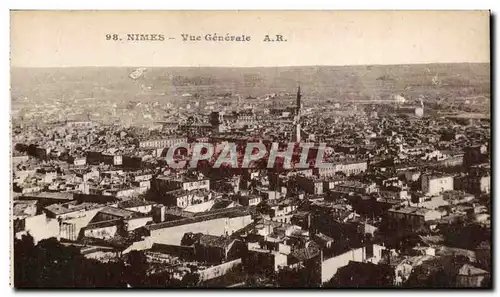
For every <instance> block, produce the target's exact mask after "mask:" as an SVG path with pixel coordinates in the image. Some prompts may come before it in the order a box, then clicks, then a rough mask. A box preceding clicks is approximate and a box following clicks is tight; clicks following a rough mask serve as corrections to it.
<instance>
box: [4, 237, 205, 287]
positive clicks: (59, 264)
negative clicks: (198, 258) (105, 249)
mask: <svg viewBox="0 0 500 297" xmlns="http://www.w3.org/2000/svg"><path fill="white" fill-rule="evenodd" d="M150 267H151V266H150V264H149V263H148V262H147V261H146V256H145V255H144V253H142V252H138V251H133V252H131V253H130V254H128V255H127V257H125V258H117V259H116V261H113V262H108V263H102V262H99V261H97V260H94V259H88V258H86V257H85V256H83V255H82V254H81V253H80V251H79V249H78V248H76V247H72V246H64V245H62V244H61V243H60V242H59V241H57V239H55V238H50V239H45V240H42V241H40V242H39V243H38V244H36V245H35V244H34V242H33V238H32V237H31V236H29V235H25V236H23V237H22V238H21V239H20V240H17V239H16V240H15V242H14V286H15V287H16V288H65V287H67V288H120V287H133V288H134V287H190V286H194V285H196V284H197V283H198V277H197V274H195V273H194V272H193V273H189V274H188V275H186V277H185V278H184V279H183V280H182V281H179V280H176V279H173V278H172V276H171V274H170V273H169V272H167V271H164V270H163V271H162V270H160V271H159V272H157V273H148V270H149V269H150Z"/></svg>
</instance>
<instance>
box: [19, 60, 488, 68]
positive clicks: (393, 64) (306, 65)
mask: <svg viewBox="0 0 500 297" xmlns="http://www.w3.org/2000/svg"><path fill="white" fill-rule="evenodd" d="M440 64H490V65H491V61H488V62H421V63H406V64H402V63H387V64H343V65H322V64H319V65H318V64H316V65H314V64H304V65H278V66H168V65H165V66H148V65H121V66H118V65H116V66H113V65H97V66H90V65H80V66H78V65H71V66H66V65H65V66H14V65H10V68H11V69H14V68H39V69H43V68H45V69H47V68H98V67H104V68H140V67H147V68H299V67H355V66H365V67H368V66H407V65H440Z"/></svg>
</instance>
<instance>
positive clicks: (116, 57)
mask: <svg viewBox="0 0 500 297" xmlns="http://www.w3.org/2000/svg"><path fill="white" fill-rule="evenodd" d="M10 18H11V29H10V30H11V57H10V58H11V74H10V75H11V111H10V112H11V160H12V165H11V175H12V182H11V185H12V189H11V190H12V191H11V232H12V233H11V234H12V238H11V242H12V245H11V246H12V248H11V263H12V264H11V284H12V285H13V286H14V287H15V288H63V287H64V288H66V287H69V288H88V287H89V288H108V287H109V288H174V287H176V288H191V287H202V288H214V287H215V288H248V287H253V288H260V287H266V288H290V287H294V288H456V287H461V288H490V289H491V288H492V281H491V280H492V278H491V273H492V267H491V264H492V263H491V245H492V232H491V230H492V229H491V228H492V227H491V219H492V218H491V213H492V210H491V196H490V189H491V187H490V180H491V178H490V176H491V172H490V171H491V167H490V166H491V154H492V151H491V98H490V95H491V82H490V79H491V74H490V73H491V69H490V12H489V11H22V10H18V11H11V13H10Z"/></svg>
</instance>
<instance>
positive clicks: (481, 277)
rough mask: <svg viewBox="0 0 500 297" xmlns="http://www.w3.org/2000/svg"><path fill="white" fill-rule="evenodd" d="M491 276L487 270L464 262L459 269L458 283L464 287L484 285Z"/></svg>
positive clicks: (458, 285)
mask: <svg viewBox="0 0 500 297" xmlns="http://www.w3.org/2000/svg"><path fill="white" fill-rule="evenodd" d="M489 277H490V274H489V273H488V272H487V271H485V270H482V269H480V268H477V267H474V266H472V265H470V264H464V265H463V266H462V267H460V269H459V270H458V274H457V278H456V285H457V287H462V288H477V287H481V286H483V285H484V283H485V282H487V281H488V278H489Z"/></svg>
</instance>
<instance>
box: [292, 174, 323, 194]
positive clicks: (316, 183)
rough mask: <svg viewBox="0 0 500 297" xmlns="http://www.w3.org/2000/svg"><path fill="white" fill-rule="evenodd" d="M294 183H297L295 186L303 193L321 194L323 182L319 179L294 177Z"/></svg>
mask: <svg viewBox="0 0 500 297" xmlns="http://www.w3.org/2000/svg"><path fill="white" fill-rule="evenodd" d="M295 181H296V182H297V186H298V187H299V189H301V190H303V191H305V192H306V193H308V194H315V195H321V194H323V180H321V179H318V178H315V177H306V176H302V175H297V176H296V177H295Z"/></svg>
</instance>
